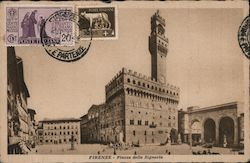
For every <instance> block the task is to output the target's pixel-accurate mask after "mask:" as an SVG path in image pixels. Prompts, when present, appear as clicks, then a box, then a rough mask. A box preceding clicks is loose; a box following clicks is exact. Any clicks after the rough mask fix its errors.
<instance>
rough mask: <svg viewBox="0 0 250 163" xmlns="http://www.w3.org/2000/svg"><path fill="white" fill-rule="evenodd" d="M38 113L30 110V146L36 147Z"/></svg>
mask: <svg viewBox="0 0 250 163" xmlns="http://www.w3.org/2000/svg"><path fill="white" fill-rule="evenodd" d="M35 115H36V111H35V110H34V109H30V108H29V109H28V126H29V144H30V145H31V146H32V147H35V145H36V144H37V124H36V121H35Z"/></svg>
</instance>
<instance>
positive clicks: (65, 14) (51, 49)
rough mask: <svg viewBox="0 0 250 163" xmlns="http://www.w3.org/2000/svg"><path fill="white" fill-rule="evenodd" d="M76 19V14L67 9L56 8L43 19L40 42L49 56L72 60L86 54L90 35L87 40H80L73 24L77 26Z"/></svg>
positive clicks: (66, 60) (77, 18)
mask: <svg viewBox="0 0 250 163" xmlns="http://www.w3.org/2000/svg"><path fill="white" fill-rule="evenodd" d="M78 20H79V17H78V14H76V13H73V12H72V11H71V10H67V9H65V10H58V11H56V12H54V13H53V14H51V15H50V16H49V17H48V18H47V19H46V20H44V22H43V24H42V26H41V30H40V37H41V43H42V45H43V47H44V49H45V51H46V52H47V53H48V54H49V55H50V56H51V57H53V58H55V59H57V60H59V61H63V62H73V61H77V60H79V59H81V58H82V57H83V56H84V55H86V54H87V52H88V51H89V48H90V46H91V41H92V35H90V38H89V40H80V37H79V36H77V35H76V33H75V25H76V26H79V23H78ZM90 33H92V32H90Z"/></svg>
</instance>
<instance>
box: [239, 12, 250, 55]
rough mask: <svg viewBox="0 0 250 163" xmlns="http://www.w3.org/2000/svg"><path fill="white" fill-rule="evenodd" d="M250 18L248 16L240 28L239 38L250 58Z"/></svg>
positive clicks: (241, 45)
mask: <svg viewBox="0 0 250 163" xmlns="http://www.w3.org/2000/svg"><path fill="white" fill-rule="evenodd" d="M249 28H250V18H249V16H247V17H246V18H245V19H244V20H243V22H242V24H241V26H240V29H239V32H238V40H239V44H240V47H241V49H242V51H243V53H244V54H245V55H246V57H247V58H248V59H250V30H249Z"/></svg>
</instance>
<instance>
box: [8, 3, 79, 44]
mask: <svg viewBox="0 0 250 163" xmlns="http://www.w3.org/2000/svg"><path fill="white" fill-rule="evenodd" d="M58 10H73V6H72V5H68V6H58V5H57V6H51V5H46V6H38V5H37V6H28V5H27V6H17V5H13V6H11V5H10V6H7V7H6V9H5V11H6V18H5V20H6V38H5V43H6V45H8V46H25V45H26V46H27V45H41V44H42V43H41V37H40V35H41V34H42V35H44V36H46V41H47V42H50V43H51V44H57V45H74V43H75V42H74V39H73V37H74V26H73V23H72V22H71V21H67V20H62V19H60V20H59V19H58V20H54V21H53V23H52V24H51V25H50V26H49V27H47V28H46V29H47V30H43V29H44V28H43V26H44V24H45V22H46V19H47V18H48V17H49V16H50V15H51V14H52V13H54V12H56V11H58Z"/></svg>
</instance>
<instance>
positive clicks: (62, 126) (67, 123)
mask: <svg viewBox="0 0 250 163" xmlns="http://www.w3.org/2000/svg"><path fill="white" fill-rule="evenodd" d="M39 123H40V125H39V127H38V135H39V141H40V143H43V144H67V143H71V142H72V137H73V141H74V142H75V143H77V144H80V139H81V137H80V119H76V118H69V119H66V118H65V119H51V120H43V121H40V122H39ZM41 127H42V129H41ZM41 134H42V137H41ZM41 140H42V142H41Z"/></svg>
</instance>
